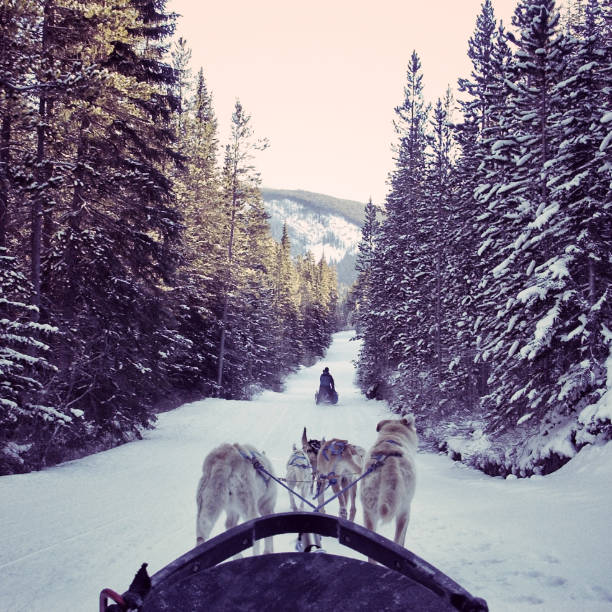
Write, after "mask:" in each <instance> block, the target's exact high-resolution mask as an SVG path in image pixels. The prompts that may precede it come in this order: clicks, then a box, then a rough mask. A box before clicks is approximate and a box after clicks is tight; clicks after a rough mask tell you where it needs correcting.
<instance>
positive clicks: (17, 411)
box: [0, 247, 73, 474]
mask: <svg viewBox="0 0 612 612" xmlns="http://www.w3.org/2000/svg"><path fill="white" fill-rule="evenodd" d="M30 297H31V290H30V287H29V286H28V282H27V280H26V278H25V276H24V275H23V274H21V272H20V271H19V270H18V268H17V265H16V260H15V258H14V257H11V256H9V255H8V253H7V251H6V249H5V248H2V247H0V474H7V473H13V472H15V471H22V470H23V469H24V468H26V467H29V465H32V464H34V465H35V466H36V467H42V465H44V456H42V457H41V456H37V455H38V453H37V450H38V449H37V448H36V447H35V445H34V443H35V442H36V441H37V437H38V436H40V435H41V430H43V429H45V430H54V429H56V428H61V427H67V426H68V425H69V424H70V423H71V422H72V420H73V415H72V414H70V413H69V412H68V411H67V410H65V411H62V410H57V409H55V408H54V407H52V406H48V405H46V403H44V402H45V399H44V391H45V385H44V383H45V380H46V379H47V378H48V376H49V375H51V374H53V373H54V372H56V371H57V368H56V367H55V366H54V365H53V364H51V363H50V362H49V360H48V359H47V355H48V353H49V345H48V344H47V343H46V342H45V339H46V338H48V337H49V336H52V335H53V334H54V333H56V332H57V329H55V328H53V327H51V326H49V325H42V324H40V323H37V322H36V319H38V313H37V307H36V306H34V305H32V304H30V303H29V299H30ZM24 454H25V455H27V454H29V455H30V457H25V458H24V457H22V455H24ZM26 461H27V464H26Z"/></svg>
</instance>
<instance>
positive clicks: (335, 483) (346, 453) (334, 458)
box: [316, 438, 365, 521]
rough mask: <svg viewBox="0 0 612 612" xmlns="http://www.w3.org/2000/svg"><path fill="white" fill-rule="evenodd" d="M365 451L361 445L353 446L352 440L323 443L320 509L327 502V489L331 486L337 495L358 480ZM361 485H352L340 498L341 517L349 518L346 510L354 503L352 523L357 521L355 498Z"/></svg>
mask: <svg viewBox="0 0 612 612" xmlns="http://www.w3.org/2000/svg"><path fill="white" fill-rule="evenodd" d="M364 455H365V450H364V449H363V448H361V446H355V445H354V444H349V443H348V440H340V439H339V438H332V439H331V440H329V441H327V442H326V441H325V439H323V440H321V448H320V450H319V452H318V454H317V471H316V476H317V496H318V504H319V506H320V505H321V504H322V503H323V501H324V497H325V489H326V488H327V487H328V485H329V486H331V488H332V490H333V492H334V494H336V493H339V492H340V491H341V490H342V489H344V488H345V487H347V486H348V485H349V484H351V483H352V482H354V481H355V480H357V478H358V477H359V475H360V474H361V469H362V467H363V457H364ZM356 495H357V485H354V486H352V487H351V488H350V489H348V491H345V492H344V493H342V494H341V495H340V496H339V497H338V502H339V504H340V517H341V518H346V514H347V513H346V507H347V506H348V502H349V501H350V502H351V511H350V514H349V517H348V518H349V520H350V521H352V520H354V518H355V512H356V510H357V508H356V505H355V498H356Z"/></svg>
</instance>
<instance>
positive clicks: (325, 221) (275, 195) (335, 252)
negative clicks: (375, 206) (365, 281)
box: [262, 187, 365, 286]
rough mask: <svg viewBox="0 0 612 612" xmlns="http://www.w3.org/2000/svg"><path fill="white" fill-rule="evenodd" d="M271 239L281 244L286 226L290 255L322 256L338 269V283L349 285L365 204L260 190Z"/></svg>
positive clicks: (353, 274)
mask: <svg viewBox="0 0 612 612" xmlns="http://www.w3.org/2000/svg"><path fill="white" fill-rule="evenodd" d="M262 195H263V199H264V204H265V208H266V211H267V212H268V214H269V215H270V221H269V223H270V228H271V230H272V235H273V236H274V238H276V239H277V240H280V238H281V236H282V232H283V224H286V225H287V231H288V233H289V239H290V241H291V248H292V252H293V253H294V254H295V255H298V254H304V253H306V252H307V251H310V252H311V253H312V254H313V255H314V258H315V260H317V261H318V260H319V259H320V258H321V256H324V257H325V259H326V260H327V261H328V262H329V263H333V264H335V265H336V266H337V269H338V282H339V284H340V285H341V286H342V285H352V284H353V282H354V281H355V279H356V278H357V274H356V272H355V259H356V256H357V245H358V244H359V240H360V239H361V225H362V224H363V219H364V207H365V204H363V203H361V202H355V201H353V200H341V199H338V198H333V197H331V196H327V195H323V194H319V193H312V192H309V191H291V190H286V189H270V188H265V187H264V188H263V189H262Z"/></svg>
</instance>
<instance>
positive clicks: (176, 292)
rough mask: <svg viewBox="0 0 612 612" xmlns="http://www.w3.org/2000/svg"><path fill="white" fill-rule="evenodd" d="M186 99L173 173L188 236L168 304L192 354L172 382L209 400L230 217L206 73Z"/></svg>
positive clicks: (178, 359)
mask: <svg viewBox="0 0 612 612" xmlns="http://www.w3.org/2000/svg"><path fill="white" fill-rule="evenodd" d="M188 93H190V95H189V96H188V95H187V94H188ZM185 97H189V98H190V99H189V104H187V105H186V110H185V112H184V113H183V118H182V122H183V123H184V125H185V129H184V130H183V132H181V133H180V134H179V142H178V143H177V148H178V150H180V151H181V152H182V155H183V156H184V161H183V163H182V164H181V165H180V167H174V168H173V175H174V192H175V194H176V200H177V208H178V210H179V211H180V213H181V215H182V221H183V231H182V236H181V237H182V240H181V245H180V249H181V254H180V260H179V267H178V269H177V272H176V274H175V276H174V285H173V288H172V291H170V292H168V298H169V299H170V301H171V309H172V312H173V316H174V318H175V321H176V326H177V330H178V332H179V333H180V335H181V336H182V337H184V338H186V339H187V340H188V341H189V343H190V348H189V350H188V351H186V352H183V353H182V354H181V355H175V359H174V363H173V364H172V369H173V374H172V380H173V384H174V385H175V387H176V388H177V389H178V390H185V392H186V393H193V392H199V393H201V394H202V395H209V394H211V393H212V390H213V389H214V388H215V385H216V379H217V357H218V335H219V331H218V324H217V319H218V312H219V311H220V306H219V304H220V296H219V278H220V276H221V274H222V270H224V267H225V259H224V254H223V251H222V249H221V247H220V246H219V245H218V237H219V236H220V235H222V227H223V218H224V217H223V209H222V197H221V184H220V173H219V168H218V164H217V151H218V144H219V143H218V129H217V119H216V117H215V113H214V109H213V105H212V99H211V96H210V94H209V93H208V89H207V86H206V81H205V78H204V73H203V71H202V69H200V70H199V71H198V75H197V79H196V83H195V90H194V91H193V92H185Z"/></svg>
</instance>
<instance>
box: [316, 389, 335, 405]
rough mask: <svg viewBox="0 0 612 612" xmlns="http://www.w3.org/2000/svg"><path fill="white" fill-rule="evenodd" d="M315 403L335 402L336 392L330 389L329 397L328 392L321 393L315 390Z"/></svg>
mask: <svg viewBox="0 0 612 612" xmlns="http://www.w3.org/2000/svg"><path fill="white" fill-rule="evenodd" d="M315 403H316V404H337V403H338V392H337V391H332V395H331V397H330V396H329V394H328V393H324V394H321V393H319V391H315Z"/></svg>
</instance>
